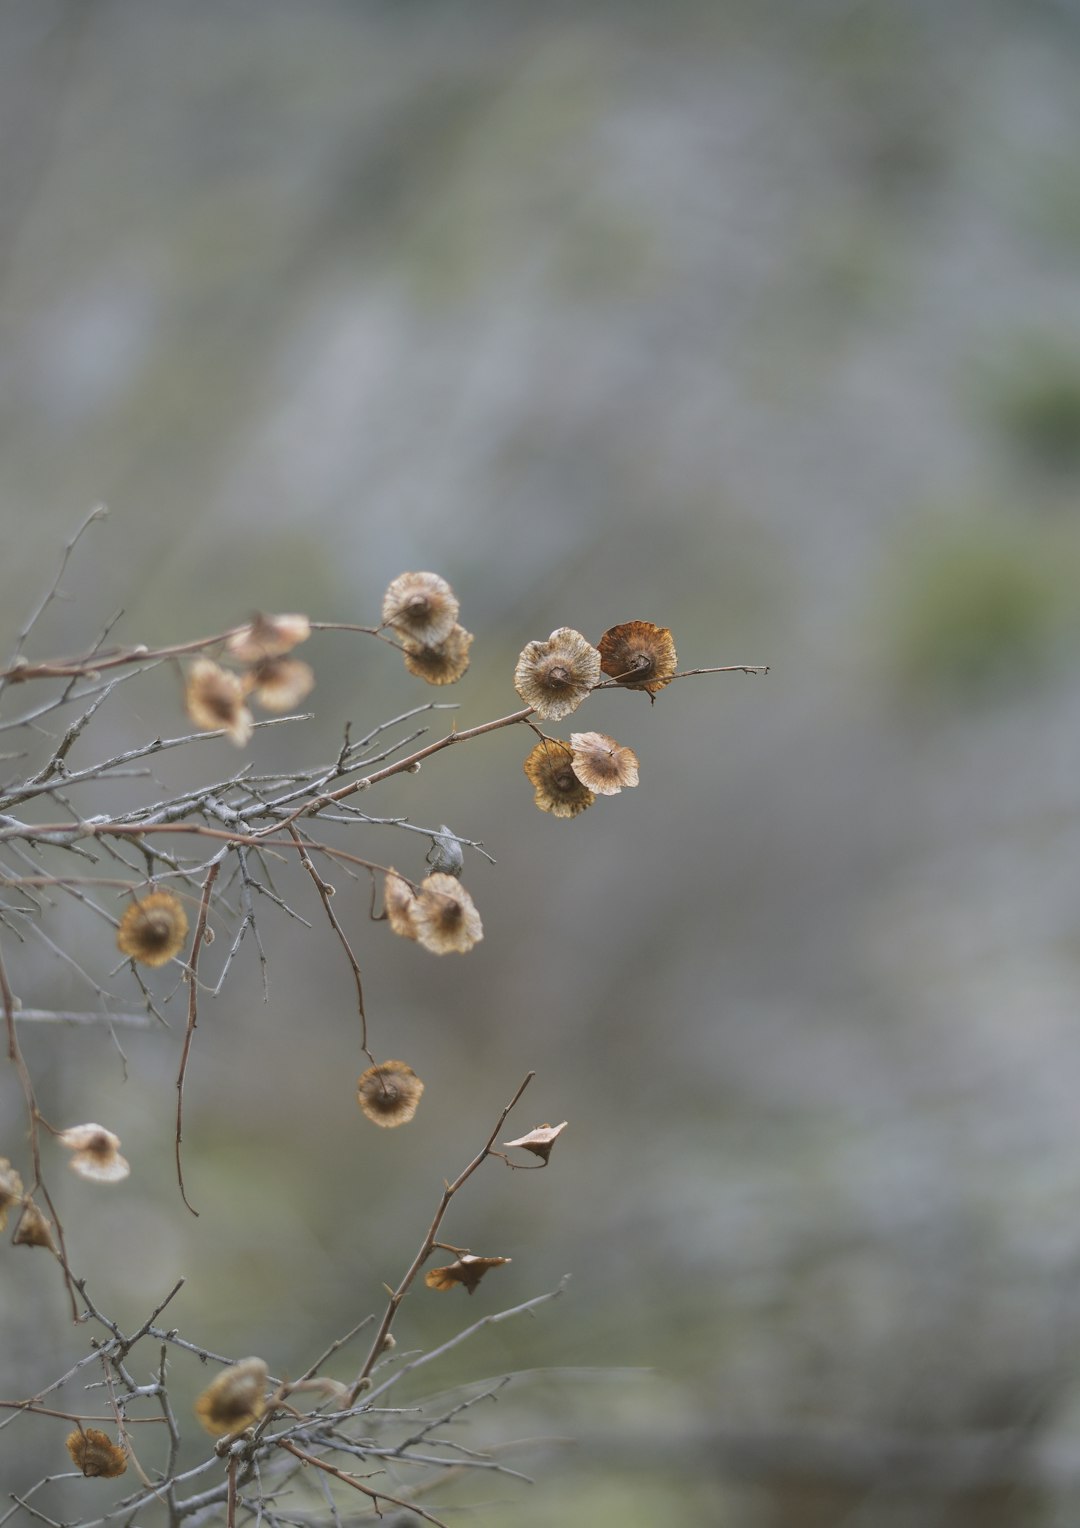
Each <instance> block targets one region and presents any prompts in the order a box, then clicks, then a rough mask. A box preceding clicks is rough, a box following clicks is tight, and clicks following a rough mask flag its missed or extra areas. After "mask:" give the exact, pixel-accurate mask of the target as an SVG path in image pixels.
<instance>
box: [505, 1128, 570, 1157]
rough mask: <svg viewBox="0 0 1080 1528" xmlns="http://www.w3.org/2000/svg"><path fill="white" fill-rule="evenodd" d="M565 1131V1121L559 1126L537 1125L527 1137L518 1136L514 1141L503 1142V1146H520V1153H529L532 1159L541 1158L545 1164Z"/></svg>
mask: <svg viewBox="0 0 1080 1528" xmlns="http://www.w3.org/2000/svg"><path fill="white" fill-rule="evenodd" d="M565 1129H566V1120H563V1122H562V1124H561V1125H537V1126H536V1127H535V1129H533V1130H530V1131H529V1133H528V1134H527V1135H519V1136H518V1138H517V1140H516V1141H504V1142H503V1145H504V1146H520V1147H521V1149H522V1151H531V1152H532V1154H533V1156H534V1157H542V1158H543V1160H544V1161H545V1162H546V1161H547V1159H548V1157H550V1155H551V1148H552V1147H553V1146H554V1144H555V1142H556V1141H557V1140H558V1139H559V1136H560V1135H561V1134H562V1133H563V1131H564V1130H565Z"/></svg>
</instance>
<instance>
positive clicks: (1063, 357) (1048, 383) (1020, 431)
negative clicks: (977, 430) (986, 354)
mask: <svg viewBox="0 0 1080 1528" xmlns="http://www.w3.org/2000/svg"><path fill="white" fill-rule="evenodd" d="M971 393H972V398H973V401H974V403H975V405H976V406H977V407H978V409H979V410H980V411H981V413H982V414H983V416H984V417H985V419H986V420H987V421H988V422H989V424H990V426H991V427H992V428H993V429H994V430H995V431H996V433H997V435H998V436H999V437H1000V439H1001V440H1002V441H1003V443H1004V444H1005V446H1006V448H1007V449H1008V450H1010V451H1011V452H1012V453H1013V454H1014V455H1015V456H1016V457H1018V458H1019V459H1020V461H1021V464H1023V465H1028V466H1032V467H1034V468H1036V469H1038V470H1041V471H1043V472H1046V473H1050V474H1060V475H1068V476H1073V475H1075V474H1076V473H1077V471H1078V470H1080V340H1077V341H1073V342H1070V341H1069V340H1068V339H1067V338H1064V337H1063V338H1057V337H1055V336H1052V335H1049V334H1023V335H1021V336H1019V337H1014V338H1012V339H1010V340H1007V341H1003V342H1002V343H1001V345H1000V348H999V354H998V355H997V356H996V357H995V358H993V359H991V360H990V361H988V362H987V363H986V364H985V365H984V366H982V367H981V368H980V370H979V372H978V375H977V377H976V378H975V379H974V381H973V383H972V386H971Z"/></svg>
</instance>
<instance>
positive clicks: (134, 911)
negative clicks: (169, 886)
mask: <svg viewBox="0 0 1080 1528" xmlns="http://www.w3.org/2000/svg"><path fill="white" fill-rule="evenodd" d="M187 931H188V920H187V913H185V911H184V906H183V903H182V902H181V901H180V898H179V897H176V896H174V895H173V893H172V892H171V891H152V892H151V893H150V895H149V896H148V897H143V899H142V901H141V902H133V903H132V904H131V906H130V907H129V908H128V909H127V910H126V912H125V913H124V916H123V917H122V918H121V919H120V927H119V928H118V929H117V931H116V948H117V949H118V950H119V951H120V953H121V955H127V956H129V957H130V959H132V960H137V961H139V962H140V964H142V965H144V966H163V965H165V964H166V963H167V962H168V961H170V960H172V959H174V957H175V956H177V955H179V953H180V951H181V949H182V948H183V944H184V940H185V939H186V938H187Z"/></svg>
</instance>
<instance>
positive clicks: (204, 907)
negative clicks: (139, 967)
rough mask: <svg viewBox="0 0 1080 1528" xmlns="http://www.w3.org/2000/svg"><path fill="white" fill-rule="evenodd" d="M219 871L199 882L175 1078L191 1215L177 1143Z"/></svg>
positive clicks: (178, 1175)
mask: <svg viewBox="0 0 1080 1528" xmlns="http://www.w3.org/2000/svg"><path fill="white" fill-rule="evenodd" d="M220 869H221V861H220V859H217V860H215V861H214V862H213V864H212V865H211V866H210V869H209V870H208V871H207V873H206V880H205V881H204V882H203V891H202V902H201V903H200V904H199V918H198V922H197V923H196V925H195V937H194V939H193V940H192V941H191V954H190V956H189V957H188V968H187V981H188V1022H187V1032H186V1033H185V1035H184V1048H183V1051H182V1052H181V1055H180V1070H179V1072H178V1073H177V1077H176V1179H177V1182H178V1183H179V1185H180V1197H181V1199H182V1200H183V1201H184V1203H185V1204H186V1205H187V1207H188V1209H189V1210H190V1211H191V1213H192V1214H193V1215H198V1213H199V1212H198V1210H197V1209H196V1208H195V1206H194V1205H193V1204H192V1203H191V1202H190V1200H189V1199H188V1196H187V1193H186V1191H185V1189H184V1169H183V1165H182V1163H181V1160H180V1143H181V1141H182V1140H183V1138H184V1135H183V1127H184V1077H185V1075H186V1073H187V1064H188V1056H189V1055H190V1053H191V1038H192V1036H193V1035H194V1033H195V1026H196V1024H197V1023H198V1021H199V1006H198V1005H199V996H198V989H199V982H198V973H199V953H200V951H201V949H202V945H203V938H204V936H205V934H206V915H207V912H208V911H209V908H210V893H211V892H212V891H213V889H214V882H215V881H216V880H217V876H218V871H219V870H220Z"/></svg>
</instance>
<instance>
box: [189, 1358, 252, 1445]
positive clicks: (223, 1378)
mask: <svg viewBox="0 0 1080 1528" xmlns="http://www.w3.org/2000/svg"><path fill="white" fill-rule="evenodd" d="M268 1374H269V1371H268V1369H267V1367H266V1365H265V1363H263V1361H262V1359H261V1358H241V1359H240V1361H239V1362H238V1363H235V1364H233V1365H232V1366H231V1368H228V1369H222V1371H221V1373H220V1374H219V1375H218V1376H217V1378H216V1379H213V1380H211V1382H210V1384H209V1385H207V1387H206V1389H205V1390H204V1391H203V1392H202V1394H201V1395H199V1396H197V1397H196V1400H195V1415H196V1416H197V1417H198V1419H199V1421H200V1422H201V1423H202V1425H203V1426H204V1427H205V1428H206V1431H207V1432H208V1433H210V1434H212V1436H213V1437H215V1438H223V1437H224V1436H225V1435H226V1434H227V1433H236V1432H243V1430H244V1428H245V1427H254V1425H255V1423H256V1422H258V1421H259V1419H260V1417H261V1416H262V1415H263V1413H264V1411H265V1410H266V1381H267V1377H268Z"/></svg>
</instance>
